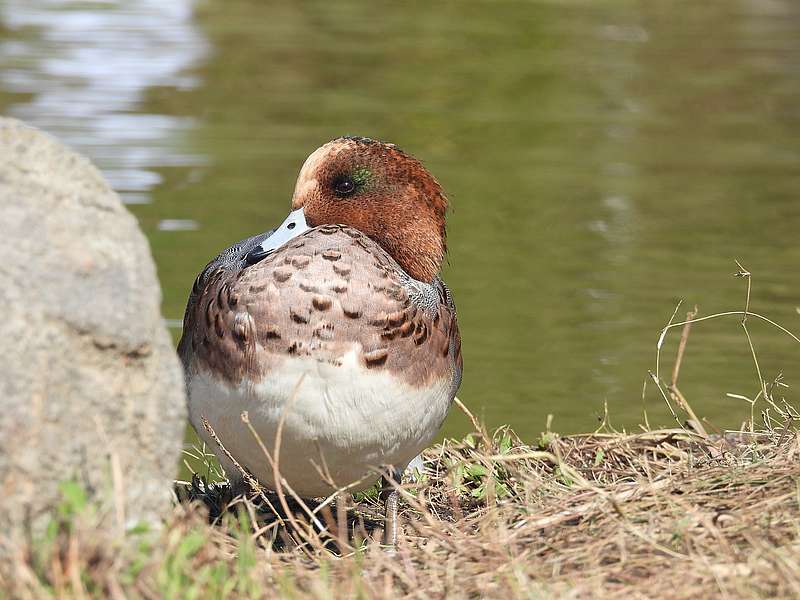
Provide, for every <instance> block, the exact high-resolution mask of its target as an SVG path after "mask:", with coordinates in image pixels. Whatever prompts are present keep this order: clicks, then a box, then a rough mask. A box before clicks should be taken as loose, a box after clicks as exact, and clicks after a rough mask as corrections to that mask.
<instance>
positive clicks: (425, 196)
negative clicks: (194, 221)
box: [261, 137, 447, 282]
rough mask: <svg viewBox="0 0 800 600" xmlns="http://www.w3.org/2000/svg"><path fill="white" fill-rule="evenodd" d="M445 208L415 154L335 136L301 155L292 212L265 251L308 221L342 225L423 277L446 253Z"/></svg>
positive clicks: (297, 232) (430, 275)
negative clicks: (356, 231)
mask: <svg viewBox="0 0 800 600" xmlns="http://www.w3.org/2000/svg"><path fill="white" fill-rule="evenodd" d="M446 210H447V198H446V197H445V195H444V193H443V192H442V188H441V186H440V185H439V183H438V182H437V181H436V179H434V178H433V176H432V175H431V174H430V173H429V172H428V171H427V169H425V167H424V166H422V163H420V162H419V161H418V160H417V159H415V158H413V157H411V156H409V155H408V154H406V153H404V152H402V151H401V150H400V149H399V148H397V147H396V146H395V145H393V144H387V143H384V142H379V141H375V140H371V139H368V138H361V137H341V138H338V139H335V140H333V141H331V142H328V143H327V144H325V145H324V146H322V147H321V148H318V149H317V150H315V151H314V152H313V153H312V154H311V156H309V157H308V158H307V159H306V162H305V164H303V167H302V168H301V169H300V175H299V176H298V178H297V184H296V185H295V189H294V196H293V197H292V212H291V213H289V216H288V217H287V218H286V220H285V221H284V222H283V223H282V224H281V225H280V226H279V227H278V229H276V230H275V233H274V234H273V235H272V236H270V237H269V238H267V240H265V241H264V242H263V243H262V245H261V246H262V249H263V251H267V252H268V251H271V250H273V249H275V248H277V247H279V246H281V245H283V244H284V243H286V242H287V241H288V240H289V239H291V238H293V237H296V236H297V235H300V234H301V233H303V232H305V231H306V230H308V229H309V228H311V227H317V226H318V225H328V224H341V225H348V226H350V227H354V228H355V229H358V230H359V231H361V232H362V233H364V234H366V235H368V236H369V237H370V238H372V239H373V240H374V241H375V242H377V243H378V244H380V246H381V247H382V248H383V249H384V250H386V252H388V253H389V254H390V255H391V256H392V257H393V258H394V259H395V260H396V261H397V262H398V264H399V265H400V266H401V267H402V268H403V269H404V270H405V271H406V273H408V274H409V275H410V276H411V277H413V278H414V279H418V280H420V281H426V282H429V281H431V280H432V279H433V278H434V277H435V276H436V274H437V273H438V272H439V268H440V267H441V264H442V260H443V259H444V253H445V250H446V235H445V212H446Z"/></svg>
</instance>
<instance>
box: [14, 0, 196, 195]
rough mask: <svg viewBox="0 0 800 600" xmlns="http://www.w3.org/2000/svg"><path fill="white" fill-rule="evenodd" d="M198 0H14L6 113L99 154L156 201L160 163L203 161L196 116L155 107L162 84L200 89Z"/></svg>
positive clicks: (113, 175) (130, 189)
mask: <svg viewBox="0 0 800 600" xmlns="http://www.w3.org/2000/svg"><path fill="white" fill-rule="evenodd" d="M191 17H192V1H191V0H169V1H168V2H164V1H163V0H118V1H116V2H114V1H97V0H95V1H91V2H85V1H78V0H6V1H5V2H4V3H2V4H0V19H2V23H3V27H4V29H5V31H4V32H3V36H2V40H0V86H2V87H3V88H4V89H5V91H7V92H13V93H15V94H18V95H19V96H21V97H22V99H21V100H19V101H16V102H13V103H11V105H10V106H8V107H6V110H5V112H6V114H8V115H11V116H14V117H17V118H20V119H23V120H25V121H27V122H29V123H31V124H33V125H36V126H38V127H41V128H42V129H45V130H46V131H48V132H50V133H53V134H54V135H56V136H57V137H59V138H60V139H61V140H63V141H64V142H66V143H68V144H70V145H71V146H73V147H75V148H77V149H79V150H81V151H82V152H84V153H85V154H87V155H88V156H90V157H91V158H92V159H94V161H95V162H96V164H97V165H98V166H99V167H100V168H101V169H102V170H103V172H104V173H105V175H106V176H107V177H108V179H109V181H110V182H111V184H112V185H113V186H114V188H115V189H116V190H118V191H120V192H121V193H122V195H123V199H124V200H125V201H126V202H128V203H141V202H148V201H149V192H150V190H151V189H152V188H153V187H155V186H156V185H158V184H159V183H160V182H161V177H160V175H159V174H158V172H157V170H156V168H159V167H163V166H165V165H190V164H196V163H198V162H203V161H202V159H201V158H200V156H198V155H196V154H193V153H190V152H187V151H186V150H183V148H184V147H185V144H184V143H182V138H183V135H184V134H183V132H184V130H185V129H186V128H188V127H191V126H192V125H193V122H194V119H192V118H191V117H188V116H187V117H183V118H176V117H174V116H168V115H163V114H153V113H147V112H144V111H142V110H141V104H142V101H143V99H144V96H145V94H146V92H147V91H148V89H150V88H152V87H156V86H169V87H172V88H178V89H181V88H191V87H194V86H195V85H197V83H198V81H197V79H196V78H195V77H193V76H190V75H188V74H187V70H188V69H189V68H190V67H193V66H194V65H196V64H197V63H198V62H199V61H200V60H201V59H202V58H203V57H204V56H205V54H206V46H207V44H206V42H205V40H204V38H203V37H202V35H201V34H200V33H199V32H198V31H197V29H196V27H195V26H194V24H193V23H192V20H191Z"/></svg>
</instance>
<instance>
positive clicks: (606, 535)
mask: <svg viewBox="0 0 800 600" xmlns="http://www.w3.org/2000/svg"><path fill="white" fill-rule="evenodd" d="M425 459H426V462H425V474H424V476H423V478H422V480H421V481H419V482H418V483H415V484H410V485H407V486H405V487H404V490H403V495H404V502H403V503H402V517H403V532H402V534H401V537H400V542H399V544H398V548H397V551H396V553H395V554H391V553H389V552H386V551H385V550H383V549H381V548H380V547H379V545H378V543H377V542H375V541H372V540H371V538H372V537H376V536H377V533H378V530H379V529H380V525H381V522H380V519H379V510H378V509H379V507H378V505H377V503H376V502H375V501H374V500H373V499H371V498H370V497H363V498H359V499H358V500H359V502H358V504H357V506H355V507H354V508H353V507H351V509H350V510H349V511H347V514H346V515H345V514H344V511H342V510H337V508H336V506H335V505H332V504H329V505H325V506H322V507H321V508H319V507H317V506H316V505H309V506H307V508H308V509H309V510H312V511H313V510H314V509H315V508H318V510H316V512H314V517H313V518H310V517H309V515H307V514H305V509H304V508H303V507H302V506H300V505H298V504H296V503H294V502H293V501H292V499H291V498H284V499H283V501H284V502H281V500H282V499H281V498H278V497H277V496H275V495H274V494H266V493H264V494H263V495H261V496H259V495H255V496H253V497H252V498H251V499H249V500H246V501H244V500H238V501H236V502H235V503H234V505H233V506H232V507H228V508H227V509H225V508H224V503H225V500H226V499H225V497H224V495H225V494H224V492H225V490H224V488H216V487H214V486H204V485H203V483H202V482H199V481H196V482H195V485H194V486H193V487H191V488H184V489H183V490H182V492H181V494H180V495H181V496H182V498H183V500H182V501H181V502H179V503H178V504H177V505H176V507H175V510H174V514H173V515H172V517H171V519H170V520H169V522H168V523H167V524H166V526H165V527H164V529H163V530H162V531H161V532H157V533H156V532H147V531H133V532H129V533H128V534H127V537H128V539H129V542H131V541H132V542H133V543H127V544H120V543H119V541H118V540H115V539H113V538H111V537H103V536H102V535H101V534H99V533H97V530H96V529H95V527H93V522H94V520H95V519H96V518H97V515H95V514H93V512H92V510H91V508H90V507H89V506H88V505H87V504H86V502H85V500H84V499H83V497H82V495H81V493H80V491H79V490H77V489H76V488H73V487H71V486H66V487H65V501H64V505H63V506H62V509H61V510H60V512H59V516H57V517H54V520H53V524H52V527H51V528H50V530H49V531H48V533H47V534H46V535H45V536H44V537H43V538H42V539H38V540H27V541H19V540H18V541H17V542H16V543H15V544H14V546H13V548H12V550H13V552H12V554H11V555H10V557H7V558H6V559H4V560H3V562H2V566H0V589H2V590H4V592H3V593H5V594H6V595H7V596H9V597H20V598H46V597H65V598H81V597H95V596H106V597H111V598H123V597H141V598H219V597H230V598H262V597H272V596H274V595H276V594H281V595H283V596H287V597H293V598H306V597H308V598H310V597H330V598H344V597H348V598H349V597H385V598H395V597H420V598H423V597H424V598H428V597H434V598H436V597H438V598H444V597H448V598H449V597H475V596H488V597H525V598H530V597H541V598H548V597H556V596H557V597H586V598H589V597H597V596H599V595H603V596H606V597H625V598H631V597H637V596H638V597H656V596H659V597H669V598H700V597H711V596H720V597H725V596H728V597H765V596H772V597H775V596H777V597H796V596H797V595H798V594H800V559H798V556H800V518H799V517H800V505H799V503H800V483H799V482H800V479H799V478H798V477H799V476H800V468H798V459H800V436H798V433H797V432H796V431H795V430H794V429H791V428H789V427H781V428H770V429H763V430H761V431H757V432H755V433H754V434H740V435H728V436H724V437H719V436H713V437H704V436H701V435H698V434H696V433H692V432H690V431H687V430H685V429H680V428H679V429H672V430H656V431H644V430H643V431H640V432H637V433H628V434H625V433H617V432H613V431H606V432H602V433H595V434H591V435H582V436H569V437H559V436H557V435H555V434H553V433H550V432H546V433H545V434H543V435H542V438H541V440H540V442H539V444H537V445H535V446H528V445H525V444H523V443H521V442H520V440H519V439H517V438H516V436H515V435H514V434H513V432H511V431H510V430H507V429H500V430H498V431H496V432H494V433H493V434H492V435H489V434H487V433H485V432H481V431H477V432H475V433H473V434H472V435H470V436H468V437H467V438H466V439H465V440H463V441H460V442H454V441H449V442H446V443H444V444H442V445H439V446H436V447H434V448H431V449H430V450H429V451H428V452H427V453H426V455H425ZM284 504H285V506H287V507H288V508H289V513H290V514H289V515H287V514H286V512H285V510H283V509H282V508H281V506H282V505H284ZM269 505H272V506H273V507H274V508H275V509H274V510H273V509H272V508H270V507H269ZM315 519H316V520H317V521H318V522H319V523H320V524H322V526H323V527H324V531H322V532H320V531H319V526H316V527H315V526H314V525H313V523H314V520H315ZM345 520H346V521H345ZM345 522H346V525H345ZM345 527H346V531H345Z"/></svg>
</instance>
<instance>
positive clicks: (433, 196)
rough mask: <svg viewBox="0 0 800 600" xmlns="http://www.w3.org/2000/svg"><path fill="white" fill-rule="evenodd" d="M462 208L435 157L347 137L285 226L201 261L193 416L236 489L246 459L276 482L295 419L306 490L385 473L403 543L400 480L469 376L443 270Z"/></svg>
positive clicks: (303, 187) (331, 488)
mask: <svg viewBox="0 0 800 600" xmlns="http://www.w3.org/2000/svg"><path fill="white" fill-rule="evenodd" d="M447 209H448V200H447V197H446V196H445V194H444V191H443V190H442V187H441V185H440V184H439V182H438V181H437V180H436V179H435V178H434V177H433V175H431V174H430V173H429V172H428V170H427V169H426V168H425V167H424V166H423V164H422V163H421V162H420V161H419V160H417V159H416V158H414V157H412V156H411V155H410V154H407V153H405V152H404V151H402V150H401V149H400V148H398V147H397V146H396V145H394V144H392V143H388V142H383V141H378V140H374V139H371V138H366V137H358V136H344V137H340V138H337V139H334V140H332V141H330V142H328V143H326V144H324V145H323V146H321V147H320V148H318V149H317V150H315V151H314V152H313V153H311V155H310V156H309V157H308V158H307V159H306V161H305V163H304V164H303V165H302V167H301V169H300V172H299V175H298V177H297V182H296V184H295V188H294V193H293V195H292V199H291V209H290V212H289V214H288V216H287V217H286V219H285V220H284V221H283V222H282V223H281V224H280V225H279V226H278V227H277V228H275V229H272V230H269V231H266V232H264V233H261V234H258V235H255V236H253V237H250V238H247V239H245V240H242V241H240V242H237V243H236V244H233V245H232V246H230V247H229V248H226V249H225V250H223V251H222V252H221V253H220V254H219V255H218V256H216V257H215V258H214V259H213V260H211V261H210V262H209V263H208V264H207V265H206V267H205V268H204V269H203V270H202V271H201V272H200V274H199V275H198V276H197V278H196V279H195V281H194V285H193V286H192V289H191V292H190V294H189V298H188V301H187V305H186V311H185V315H184V320H183V335H182V337H181V340H180V342H179V345H178V353H179V355H180V358H181V361H182V363H183V367H184V374H185V380H186V390H187V398H188V408H189V416H190V421H191V423H192V425H193V426H194V428H195V429H196V430H197V433H198V435H199V436H200V438H201V439H202V440H203V441H205V442H206V443H207V445H208V446H209V447H210V448H213V449H214V451H215V453H216V454H217V457H218V458H219V461H220V464H221V466H222V467H223V469H224V470H225V472H226V474H227V476H228V477H229V479H230V480H231V485H232V486H233V487H234V488H236V487H237V486H239V485H241V484H242V474H241V473H240V472H239V471H240V470H241V469H239V467H238V466H237V465H236V464H235V463H234V461H235V462H236V463H238V465H239V466H240V467H241V468H243V469H244V470H246V471H247V472H248V473H249V474H250V475H252V477H253V478H255V479H256V480H257V481H258V483H259V484H260V485H263V486H265V487H267V488H270V489H276V483H277V482H276V481H275V477H274V475H275V472H274V470H273V467H272V465H271V464H270V460H271V459H268V458H267V457H266V456H265V452H264V448H265V447H266V448H268V449H269V450H270V451H271V450H272V449H273V445H274V444H275V441H276V437H277V435H278V432H279V429H280V432H281V439H280V461H279V471H280V478H281V479H282V481H284V482H285V483H286V484H287V485H288V486H289V487H290V488H291V489H292V490H293V491H294V492H295V493H296V494H297V495H298V496H300V497H302V498H319V497H325V496H328V495H330V494H334V493H343V492H354V491H359V490H365V489H368V488H370V487H371V486H373V485H374V484H375V482H376V481H377V480H378V477H379V475H380V474H383V487H382V492H381V499H382V500H383V502H384V510H385V519H386V523H385V526H384V542H385V543H386V544H388V545H393V544H394V543H395V541H396V536H397V525H396V523H397V500H398V496H397V485H398V483H399V482H401V478H402V475H403V473H404V472H405V470H406V468H407V466H408V465H409V463H411V461H412V460H413V459H415V457H418V455H419V454H420V452H421V451H422V450H423V449H424V448H426V447H428V446H429V445H430V444H431V443H432V442H433V440H434V438H435V437H436V435H437V433H438V431H439V429H440V428H441V426H442V423H443V422H444V420H445V417H446V416H447V414H448V411H449V409H450V406H451V405H452V403H453V400H454V398H455V396H456V392H457V391H458V388H459V386H460V383H461V378H462V371H463V360H462V356H461V335H460V332H459V328H458V322H457V319H456V307H455V303H454V301H453V296H452V294H451V292H450V290H449V288H448V287H447V286H446V285H445V283H444V281H443V280H442V279H441V276H440V271H441V268H442V263H443V261H444V258H445V253H446V249H447V235H446V227H445V217H446V212H447ZM244 413H247V415H246V420H247V421H248V422H249V425H248V424H246V423H244V422H243V414H244ZM206 424H207V426H206ZM207 427H208V428H210V429H211V430H213V432H214V434H215V436H216V437H217V438H218V440H214V439H213V436H212V435H211V433H210V432H209V431H208V430H207ZM251 428H252V429H251ZM254 434H257V435H254ZM220 444H221V445H222V446H224V451H223V450H222V449H220V448H219V445H220ZM232 459H233V460H232Z"/></svg>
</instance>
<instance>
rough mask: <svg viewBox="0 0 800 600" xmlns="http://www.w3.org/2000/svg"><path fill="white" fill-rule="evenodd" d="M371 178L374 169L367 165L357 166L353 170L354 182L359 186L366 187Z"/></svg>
mask: <svg viewBox="0 0 800 600" xmlns="http://www.w3.org/2000/svg"><path fill="white" fill-rule="evenodd" d="M371 179H372V171H370V170H369V169H368V168H367V167H356V168H355V169H354V170H353V183H355V184H356V186H357V187H358V188H364V187H366V186H367V185H368V184H369V182H370V180H371Z"/></svg>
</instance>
